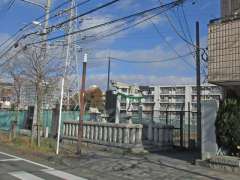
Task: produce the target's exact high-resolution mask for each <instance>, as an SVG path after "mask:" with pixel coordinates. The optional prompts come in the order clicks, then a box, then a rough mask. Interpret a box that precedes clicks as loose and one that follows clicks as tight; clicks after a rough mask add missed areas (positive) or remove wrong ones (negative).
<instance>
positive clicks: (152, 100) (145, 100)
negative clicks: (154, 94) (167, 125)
mask: <svg viewBox="0 0 240 180" xmlns="http://www.w3.org/2000/svg"><path fill="white" fill-rule="evenodd" d="M142 103H145V104H154V103H155V102H154V99H144V100H143V101H142Z"/></svg>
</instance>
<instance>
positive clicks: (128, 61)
mask: <svg viewBox="0 0 240 180" xmlns="http://www.w3.org/2000/svg"><path fill="white" fill-rule="evenodd" d="M191 53H192V52H189V53H186V54H184V55H181V56H180V57H179V56H177V57H170V58H165V59H160V60H152V59H148V60H146V59H145V60H144V61H134V60H126V59H122V58H116V57H109V58H110V59H111V61H117V62H124V63H132V64H152V63H163V62H168V61H173V60H178V59H180V58H183V57H187V56H190V55H191ZM105 58H106V57H104V58H89V59H102V60H106V59H105ZM98 62H99V61H98Z"/></svg>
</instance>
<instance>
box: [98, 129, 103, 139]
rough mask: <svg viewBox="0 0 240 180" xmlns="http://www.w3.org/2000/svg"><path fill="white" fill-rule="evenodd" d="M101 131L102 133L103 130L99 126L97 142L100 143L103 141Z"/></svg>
mask: <svg viewBox="0 0 240 180" xmlns="http://www.w3.org/2000/svg"><path fill="white" fill-rule="evenodd" d="M102 131H103V128H102V126H100V127H99V138H98V139H99V141H102V139H103V132H102Z"/></svg>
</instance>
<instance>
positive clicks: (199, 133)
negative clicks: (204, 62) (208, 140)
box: [196, 21, 202, 152]
mask: <svg viewBox="0 0 240 180" xmlns="http://www.w3.org/2000/svg"><path fill="white" fill-rule="evenodd" d="M200 68H201V67H200V35H199V22H198V21H197V22H196V83H197V148H198V149H199V150H200V152H201V131H202V124H201V123H202V121H201V74H200Z"/></svg>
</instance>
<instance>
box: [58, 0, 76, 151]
mask: <svg viewBox="0 0 240 180" xmlns="http://www.w3.org/2000/svg"><path fill="white" fill-rule="evenodd" d="M74 5H75V1H74V0H72V3H71V8H72V9H71V14H70V19H71V18H72V17H73V16H74V8H73V7H74ZM68 28H69V29H68V33H70V32H71V31H72V21H70V22H69V27H68ZM71 41H72V37H71V36H68V38H67V52H66V59H65V67H64V74H63V77H62V81H61V96H60V108H59V119H58V132H57V147H56V154H58V153H59V142H60V134H61V122H62V105H63V95H64V84H65V77H66V74H67V69H68V65H69V57H70V46H71Z"/></svg>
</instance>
